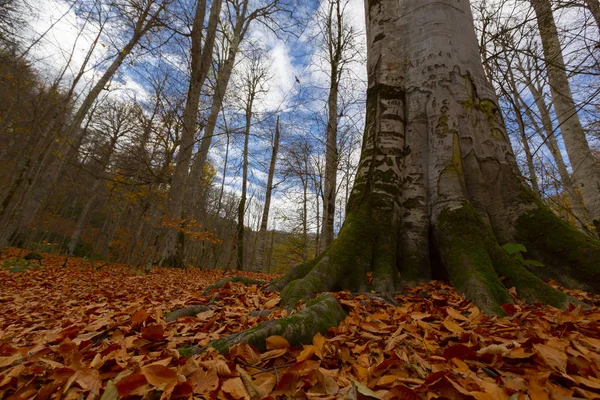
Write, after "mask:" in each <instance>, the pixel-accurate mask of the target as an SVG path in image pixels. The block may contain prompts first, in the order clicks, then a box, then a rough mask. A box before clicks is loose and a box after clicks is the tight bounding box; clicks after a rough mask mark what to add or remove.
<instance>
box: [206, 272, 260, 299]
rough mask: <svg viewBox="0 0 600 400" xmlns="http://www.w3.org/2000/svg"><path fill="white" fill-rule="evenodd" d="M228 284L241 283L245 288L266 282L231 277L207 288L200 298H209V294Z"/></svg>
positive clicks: (242, 277)
mask: <svg viewBox="0 0 600 400" xmlns="http://www.w3.org/2000/svg"><path fill="white" fill-rule="evenodd" d="M228 283H243V284H244V285H245V286H249V285H264V284H265V283H266V282H263V281H257V280H255V279H250V278H246V277H244V276H232V277H230V278H225V279H221V280H220V281H217V282H215V283H213V284H212V285H210V286H208V287H207V288H206V289H205V290H204V292H202V296H210V294H211V292H212V291H213V290H215V289H220V288H222V287H223V286H225V285H226V284H228Z"/></svg>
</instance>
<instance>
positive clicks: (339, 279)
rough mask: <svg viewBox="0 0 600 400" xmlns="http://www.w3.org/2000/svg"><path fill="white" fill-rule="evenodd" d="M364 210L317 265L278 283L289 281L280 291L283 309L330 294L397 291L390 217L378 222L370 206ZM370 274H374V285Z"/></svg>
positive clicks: (305, 266) (300, 269)
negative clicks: (329, 292) (348, 291)
mask: <svg viewBox="0 0 600 400" xmlns="http://www.w3.org/2000/svg"><path fill="white" fill-rule="evenodd" d="M364 209H366V210H367V211H366V212H365V211H363V212H361V211H358V212H356V213H351V214H349V215H348V216H347V217H346V222H345V223H344V227H343V228H342V230H341V232H340V235H339V236H338V238H337V239H336V240H335V241H334V242H333V243H332V244H331V246H329V247H328V248H327V250H326V251H325V252H324V254H322V255H321V256H320V257H319V258H318V259H317V260H315V262H314V263H307V264H303V265H301V266H299V267H297V268H295V269H293V270H292V271H291V272H290V273H288V274H287V275H286V276H284V277H283V279H282V280H281V281H280V282H278V283H277V286H279V285H281V283H282V282H287V284H286V285H285V287H284V289H283V290H282V292H281V303H280V304H281V305H282V306H283V307H287V308H292V307H294V306H295V305H296V303H297V302H298V301H300V300H307V299H310V298H311V297H312V296H313V295H314V294H316V293H321V292H327V291H336V290H350V291H352V292H365V291H370V290H375V291H378V292H381V293H393V292H395V291H396V288H397V287H398V273H397V271H396V246H395V244H396V234H395V233H394V231H395V229H394V226H393V223H392V222H390V219H389V218H388V220H387V222H382V223H378V222H379V221H382V220H383V219H381V218H379V219H375V218H374V217H373V215H372V212H371V211H370V210H369V208H368V207H365V208H364ZM311 267H312V268H311ZM368 273H371V274H372V278H373V279H372V282H371V285H369V282H368V281H369V279H368V275H367V274H368ZM291 278H295V279H291ZM277 286H275V287H277Z"/></svg>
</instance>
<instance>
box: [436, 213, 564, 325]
mask: <svg viewBox="0 0 600 400" xmlns="http://www.w3.org/2000/svg"><path fill="white" fill-rule="evenodd" d="M438 236H439V243H440V252H441V257H442V260H443V262H444V264H445V266H446V268H447V270H448V273H449V275H450V280H451V281H452V284H453V285H454V286H455V287H456V288H457V289H458V290H460V291H462V292H463V293H464V294H465V295H466V297H467V298H469V299H470V300H471V301H473V302H474V303H475V304H476V305H477V306H479V307H480V308H481V309H482V310H484V311H485V312H487V313H490V314H498V315H502V314H503V312H502V310H501V308H500V304H501V303H510V302H512V299H511V297H510V294H509V293H508V291H507V289H506V287H515V288H516V290H517V293H518V295H519V297H521V298H523V299H525V300H526V301H527V302H529V303H533V302H536V301H539V302H541V303H544V304H549V305H552V306H554V307H557V308H564V307H566V306H567V305H568V303H569V301H570V299H569V298H568V296H567V295H565V294H564V293H562V292H560V291H558V290H556V289H553V288H552V287H550V286H549V285H548V284H546V283H545V282H544V281H542V280H541V279H540V278H538V277H537V276H536V275H534V274H533V273H532V272H531V271H529V270H528V269H527V268H526V267H525V265H524V264H523V263H522V262H521V261H520V260H519V259H517V258H516V257H511V256H509V255H508V253H506V252H505V251H504V250H503V249H502V248H501V247H500V245H499V244H498V242H497V240H496V238H495V237H494V235H493V233H492V232H491V230H490V229H489V227H488V226H487V225H485V223H484V221H483V219H482V218H481V217H480V216H479V214H478V213H477V212H476V211H475V209H474V208H473V207H472V206H470V205H468V204H467V205H464V206H463V207H462V208H460V209H457V210H453V211H444V212H443V213H442V215H440V224H439V228H438ZM499 277H503V279H504V280H503V282H501V281H500V279H499Z"/></svg>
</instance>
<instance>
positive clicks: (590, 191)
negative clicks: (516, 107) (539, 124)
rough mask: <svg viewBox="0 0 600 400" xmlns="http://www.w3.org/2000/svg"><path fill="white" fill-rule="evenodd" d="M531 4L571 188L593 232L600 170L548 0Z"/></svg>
mask: <svg viewBox="0 0 600 400" xmlns="http://www.w3.org/2000/svg"><path fill="white" fill-rule="evenodd" d="M531 4H532V5H533V8H534V10H535V14H536V18H537V21H538V27H539V31H540V37H541V39H542V46H543V50H544V58H545V62H546V67H547V70H548V83H549V84H550V91H551V93H552V100H553V103H554V109H555V110H556V116H557V119H558V121H559V123H560V128H561V131H562V134H563V140H564V142H565V147H566V150H567V154H568V155H569V160H570V162H571V167H572V169H573V178H574V179H573V180H574V184H575V187H576V188H577V189H579V190H580V192H581V195H582V197H583V201H584V205H585V208H586V210H587V211H588V215H589V217H590V219H591V220H592V223H593V224H594V226H595V227H596V229H597V230H600V167H599V166H598V163H597V162H596V160H595V159H594V156H593V155H592V152H591V150H590V146H589V144H588V142H587V139H586V137H585V132H584V130H583V127H582V125H581V122H580V120H579V116H578V115H577V108H576V105H575V102H574V101H573V94H572V92H571V87H570V85H569V80H568V78H567V73H566V67H565V62H564V59H563V56H562V49H561V45H560V42H559V39H558V31H557V29H556V24H555V22H554V18H553V15H552V7H551V3H550V1H549V0H531Z"/></svg>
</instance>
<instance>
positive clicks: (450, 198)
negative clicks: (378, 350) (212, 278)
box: [270, 0, 600, 314]
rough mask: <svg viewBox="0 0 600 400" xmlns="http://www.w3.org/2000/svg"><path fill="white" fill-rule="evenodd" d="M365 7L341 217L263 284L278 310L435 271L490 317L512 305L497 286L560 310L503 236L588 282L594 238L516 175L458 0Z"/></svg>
mask: <svg viewBox="0 0 600 400" xmlns="http://www.w3.org/2000/svg"><path fill="white" fill-rule="evenodd" d="M366 8H367V41H368V74H369V87H368V93H367V119H366V129H365V135H364V140H363V147H362V153H361V161H360V164H359V168H358V172H357V177H356V180H355V183H354V187H353V190H352V194H351V196H350V200H349V202H348V208H347V209H348V214H347V217H346V221H345V222H344V225H343V227H342V229H341V231H340V234H339V236H338V238H337V239H336V240H334V241H333V243H332V244H331V245H330V246H329V247H328V249H327V250H326V251H325V252H324V253H323V254H321V255H320V256H319V257H318V258H317V259H315V260H313V261H311V262H308V263H305V264H302V265H300V266H298V267H296V268H294V269H293V270H292V271H290V272H289V273H288V274H286V275H285V276H283V277H282V278H280V279H278V280H276V281H274V282H273V283H272V284H271V286H270V287H271V288H272V289H277V290H281V289H282V300H281V302H282V305H284V306H291V305H293V304H295V303H296V302H297V301H298V300H301V299H306V298H309V297H311V296H312V295H314V293H317V292H324V291H329V290H339V289H348V290H351V291H365V290H375V291H378V292H383V293H390V292H392V293H393V292H395V291H397V290H399V289H400V288H401V287H402V285H411V284H415V283H417V282H420V281H424V280H429V279H431V277H432V276H435V277H447V278H449V279H450V281H451V282H452V283H453V284H454V285H455V287H456V288H457V289H458V290H459V291H462V292H463V293H464V294H465V295H466V297H467V298H469V299H470V300H472V301H474V302H475V303H476V304H477V305H478V306H479V307H480V308H482V309H483V310H484V311H486V312H488V313H492V314H502V310H501V308H500V307H499V304H501V303H507V302H511V297H510V295H509V293H508V290H507V288H506V287H515V288H516V289H517V292H518V294H519V295H520V296H521V297H523V298H525V299H527V300H528V301H536V300H537V301H542V302H544V303H547V304H552V305H554V306H557V307H562V306H565V305H566V304H567V302H568V298H567V296H566V295H565V294H563V293H561V292H559V291H557V290H555V289H552V288H551V287H550V286H548V285H547V284H546V283H544V282H543V281H542V280H541V279H540V278H538V277H537V276H536V274H537V275H542V274H541V273H540V271H539V270H530V269H529V266H528V265H526V264H524V263H523V262H521V261H519V260H518V259H516V258H514V257H511V256H509V255H508V254H507V253H506V252H505V251H504V250H503V249H502V247H501V244H503V243H508V242H513V243H523V244H525V245H526V246H527V249H528V255H531V256H534V257H535V258H537V259H539V260H541V261H542V262H543V263H544V264H545V265H546V266H545V267H544V268H543V270H544V273H543V276H544V278H552V279H557V280H558V281H559V282H561V283H562V284H564V285H567V286H570V287H579V288H585V289H588V290H592V291H598V290H599V289H600V257H598V254H600V253H598V252H599V251H600V244H599V243H598V242H597V241H595V240H593V239H590V238H588V237H586V236H585V235H584V234H583V233H581V232H579V231H578V230H577V229H575V228H573V227H571V226H569V225H568V224H566V223H565V222H563V221H561V220H560V219H559V218H558V217H557V216H556V215H554V214H553V213H552V212H551V211H550V210H549V209H547V207H545V206H544V205H543V204H542V203H541V202H540V201H539V200H538V199H537V197H536V196H535V195H534V194H533V193H532V192H531V190H530V189H529V188H528V187H527V185H526V184H525V181H524V178H523V177H522V176H521V175H520V173H519V171H518V168H517V165H516V161H515V157H514V155H513V152H512V149H511V146H510V142H509V139H508V136H507V134H506V129H505V127H504V124H503V120H502V117H501V115H500V112H499V109H498V106H497V99H496V96H495V94H494V92H493V89H492V87H491V86H490V84H489V82H488V80H487V79H486V76H485V73H484V71H483V68H482V65H481V61H480V58H479V53H478V46H477V42H476V37H475V33H474V28H473V22H472V21H473V20H472V15H471V10H470V5H469V2H466V1H464V2H457V1H454V0H443V1H434V0H422V1H418V2H415V1H410V0H401V1H392V0H368V1H367V2H366ZM584 258H585V260H584ZM576 266H577V267H576ZM540 269H541V268H540ZM501 277H502V278H503V279H500V278H501Z"/></svg>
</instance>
